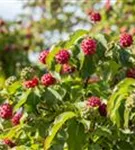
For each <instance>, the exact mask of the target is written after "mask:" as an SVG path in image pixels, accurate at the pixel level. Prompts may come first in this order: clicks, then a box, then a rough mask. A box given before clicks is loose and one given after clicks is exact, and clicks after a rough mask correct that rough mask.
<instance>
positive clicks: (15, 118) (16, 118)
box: [11, 112, 22, 126]
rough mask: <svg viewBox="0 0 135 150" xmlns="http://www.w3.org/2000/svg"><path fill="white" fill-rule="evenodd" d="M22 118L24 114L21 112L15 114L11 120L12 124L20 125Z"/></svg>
mask: <svg viewBox="0 0 135 150" xmlns="http://www.w3.org/2000/svg"><path fill="white" fill-rule="evenodd" d="M21 117H22V113H21V112H19V113H16V114H14V116H13V117H12V119H11V122H12V124H13V125H14V126H15V125H18V124H20V119H21Z"/></svg>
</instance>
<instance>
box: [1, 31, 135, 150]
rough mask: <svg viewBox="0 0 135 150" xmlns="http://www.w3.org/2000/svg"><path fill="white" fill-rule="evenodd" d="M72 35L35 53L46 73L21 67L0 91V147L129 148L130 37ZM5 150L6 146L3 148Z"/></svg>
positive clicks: (131, 129) (131, 121)
mask: <svg viewBox="0 0 135 150" xmlns="http://www.w3.org/2000/svg"><path fill="white" fill-rule="evenodd" d="M108 39H109V38H108V36H106V35H104V34H96V35H95V34H94V35H93V34H92V33H89V32H88V31H86V30H78V31H76V32H75V33H73V34H72V35H71V36H70V37H69V40H67V41H63V42H60V43H58V44H56V45H54V46H52V48H51V49H50V50H49V51H47V52H45V51H43V52H41V54H39V63H42V64H44V66H45V70H46V73H45V74H43V75H41V76H38V75H37V74H36V72H35V73H34V70H33V69H32V68H24V69H23V70H22V72H21V74H20V78H18V79H16V78H15V77H10V78H9V79H7V81H6V82H5V85H4V87H3V88H2V89H1V91H0V100H1V105H0V117H1V121H0V122H1V131H0V132H1V135H0V138H1V139H2V141H1V143H2V145H1V147H3V146H5V145H7V147H16V149H18V150H20V149H35V150H37V149H45V150H47V149H52V150H53V149H69V150H75V149H78V150H85V149H86V150H89V149H94V150H98V149H101V150H102V149H106V150H107V149H108V150H110V149H115V150H116V149H120V150H122V149H125V150H126V148H127V147H128V149H129V150H130V149H133V147H134V144H135V143H134V108H135V106H134V89H135V79H134V78H135V73H134V72H135V69H134V67H135V66H134V64H135V63H134V62H135V55H134V54H133V53H132V51H131V49H132V47H133V37H132V36H131V35H130V34H128V33H125V34H122V35H121V36H120V37H119V39H118V41H116V42H113V41H110V40H108ZM5 149H6V147H5Z"/></svg>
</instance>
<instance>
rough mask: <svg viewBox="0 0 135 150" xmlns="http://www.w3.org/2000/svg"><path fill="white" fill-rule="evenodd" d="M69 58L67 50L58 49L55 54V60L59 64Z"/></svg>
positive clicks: (64, 62)
mask: <svg viewBox="0 0 135 150" xmlns="http://www.w3.org/2000/svg"><path fill="white" fill-rule="evenodd" d="M69 59H70V53H69V52H68V51H67V50H64V49H63V50H60V51H59V52H58V54H56V56H55V60H56V62H57V63H59V64H66V63H67V62H68V61H69Z"/></svg>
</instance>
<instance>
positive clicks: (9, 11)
mask: <svg viewBox="0 0 135 150" xmlns="http://www.w3.org/2000/svg"><path fill="white" fill-rule="evenodd" d="M22 4H23V1H22V0H0V17H2V18H4V19H10V20H12V19H14V18H15V17H16V16H17V15H18V14H20V13H21V11H22Z"/></svg>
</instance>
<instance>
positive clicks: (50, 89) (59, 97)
mask: <svg viewBox="0 0 135 150" xmlns="http://www.w3.org/2000/svg"><path fill="white" fill-rule="evenodd" d="M48 90H49V91H50V92H51V93H52V94H53V95H54V96H55V97H56V98H57V99H59V100H60V101H62V97H61V95H60V94H59V93H58V92H57V91H56V90H54V89H52V88H48Z"/></svg>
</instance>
